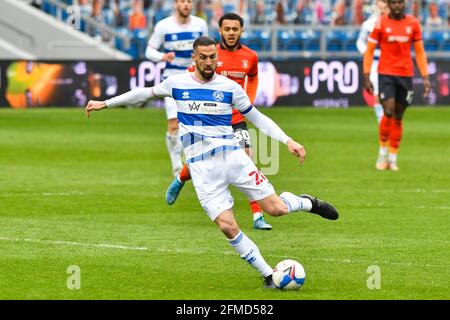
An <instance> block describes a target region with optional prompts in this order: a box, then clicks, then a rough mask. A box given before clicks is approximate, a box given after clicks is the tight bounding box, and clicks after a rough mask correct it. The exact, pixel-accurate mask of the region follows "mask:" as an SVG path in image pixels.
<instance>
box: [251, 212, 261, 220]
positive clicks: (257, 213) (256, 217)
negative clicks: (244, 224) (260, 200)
mask: <svg viewBox="0 0 450 320" xmlns="http://www.w3.org/2000/svg"><path fill="white" fill-rule="evenodd" d="M262 216H263V214H262V213H261V212H253V221H256V220H258V219H259V218H261V217H262Z"/></svg>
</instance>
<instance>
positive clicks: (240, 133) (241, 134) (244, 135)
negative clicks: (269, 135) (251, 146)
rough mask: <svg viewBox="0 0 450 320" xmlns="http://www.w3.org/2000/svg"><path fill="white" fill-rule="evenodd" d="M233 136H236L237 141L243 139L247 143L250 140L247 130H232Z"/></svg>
mask: <svg viewBox="0 0 450 320" xmlns="http://www.w3.org/2000/svg"><path fill="white" fill-rule="evenodd" d="M234 136H235V137H236V139H237V140H238V142H241V141H242V140H244V141H245V142H247V143H249V141H250V134H249V133H248V131H247V130H236V131H235V132H234Z"/></svg>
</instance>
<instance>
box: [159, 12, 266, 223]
mask: <svg viewBox="0 0 450 320" xmlns="http://www.w3.org/2000/svg"><path fill="white" fill-rule="evenodd" d="M243 27H244V21H243V19H242V18H241V17H240V16H239V15H237V14H235V13H227V14H225V15H224V16H222V17H221V18H220V19H219V31H220V34H221V42H220V44H218V45H217V50H218V55H219V60H218V61H217V68H216V73H217V74H220V75H223V76H225V77H228V78H229V79H231V80H233V81H235V82H237V83H238V84H239V85H240V86H241V87H242V88H243V89H244V90H245V92H246V93H247V96H248V97H249V99H250V102H251V103H252V104H253V102H254V101H255V98H256V91H257V89H258V56H257V54H256V52H254V51H253V50H251V49H250V48H248V47H246V46H244V45H242V44H241V43H240V38H241V34H242V31H243ZM193 69H194V68H193V67H191V68H190V69H189V71H193ZM231 125H232V127H233V130H234V133H235V136H236V138H237V139H238V140H239V142H240V144H241V146H242V147H243V148H244V149H245V152H246V153H247V154H248V155H249V156H250V157H252V150H251V149H250V135H249V133H248V128H247V122H246V121H245V118H244V116H243V115H242V114H241V113H240V112H239V111H238V110H236V109H233V114H232V118H231ZM190 179H191V176H190V173H189V168H188V166H187V165H186V164H185V165H184V167H183V169H182V170H181V172H180V174H179V175H178V176H177V177H175V179H174V180H173V182H172V183H171V185H170V186H169V188H168V189H167V193H166V201H167V203H168V204H173V203H174V202H175V200H176V199H177V197H178V195H179V193H180V191H181V188H182V187H183V186H184V183H185V182H186V181H188V180H190ZM250 208H251V210H252V213H253V227H254V228H255V229H257V230H271V229H272V226H271V225H270V224H268V223H267V222H266V221H265V220H264V216H263V214H262V210H261V207H260V206H259V205H258V203H257V202H256V201H251V202H250Z"/></svg>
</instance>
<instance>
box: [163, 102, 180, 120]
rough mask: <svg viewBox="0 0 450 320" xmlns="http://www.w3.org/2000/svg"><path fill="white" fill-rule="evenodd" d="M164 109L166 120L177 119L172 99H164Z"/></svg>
mask: <svg viewBox="0 0 450 320" xmlns="http://www.w3.org/2000/svg"><path fill="white" fill-rule="evenodd" d="M164 107H165V108H166V114H167V120H170V119H176V118H177V103H176V102H175V100H174V99H173V98H169V97H165V98H164Z"/></svg>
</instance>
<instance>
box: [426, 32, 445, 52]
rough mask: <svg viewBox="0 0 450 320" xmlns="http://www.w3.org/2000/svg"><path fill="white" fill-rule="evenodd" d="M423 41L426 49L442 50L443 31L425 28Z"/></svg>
mask: <svg viewBox="0 0 450 320" xmlns="http://www.w3.org/2000/svg"><path fill="white" fill-rule="evenodd" d="M423 42H424V45H425V50H426V51H438V50H441V46H442V45H443V42H444V37H443V32H442V31H439V30H432V31H429V30H425V31H424V32H423Z"/></svg>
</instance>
